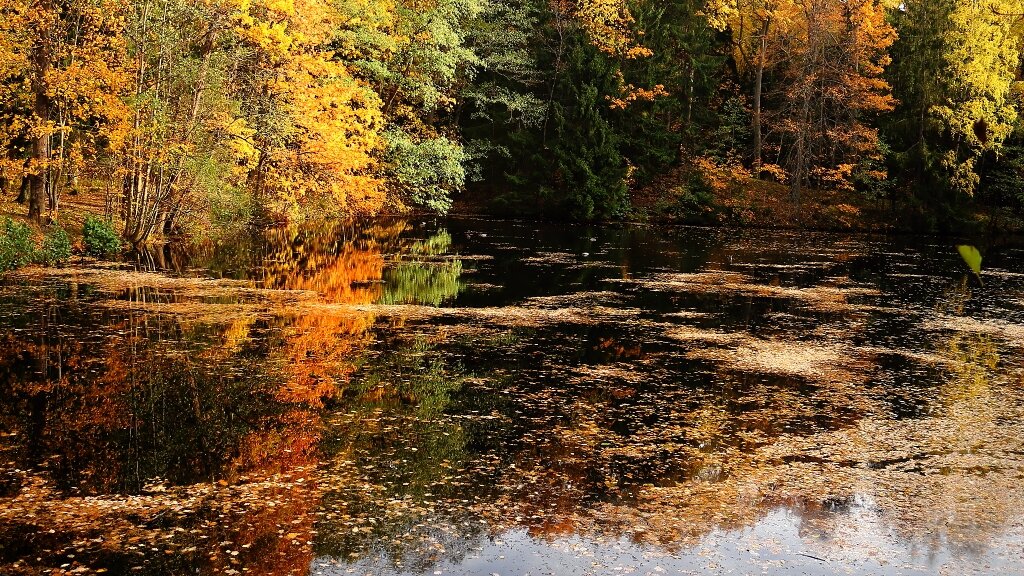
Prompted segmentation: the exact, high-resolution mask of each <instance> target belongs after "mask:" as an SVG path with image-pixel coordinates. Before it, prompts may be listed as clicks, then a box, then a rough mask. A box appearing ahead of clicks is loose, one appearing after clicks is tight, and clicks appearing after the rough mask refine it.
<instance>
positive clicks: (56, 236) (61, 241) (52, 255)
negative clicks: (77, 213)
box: [36, 224, 71, 266]
mask: <svg viewBox="0 0 1024 576" xmlns="http://www.w3.org/2000/svg"><path fill="white" fill-rule="evenodd" d="M68 258H71V239H70V238H68V233H67V231H66V230H64V228H63V227H61V225H60V224H54V225H52V226H50V229H49V230H48V231H47V232H46V236H44V237H43V248H42V249H41V250H40V251H39V253H38V254H37V255H36V260H37V261H38V262H40V263H42V264H46V265H47V266H53V265H54V264H62V263H64V262H67V261H68Z"/></svg>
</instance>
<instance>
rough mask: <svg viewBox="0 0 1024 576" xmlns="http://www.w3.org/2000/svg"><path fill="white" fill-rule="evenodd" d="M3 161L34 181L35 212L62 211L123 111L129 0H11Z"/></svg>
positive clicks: (1, 67) (4, 30)
mask: <svg viewBox="0 0 1024 576" xmlns="http://www.w3.org/2000/svg"><path fill="white" fill-rule="evenodd" d="M0 11H2V13H3V15H4V17H3V19H2V20H0V85H2V87H0V93H2V95H3V97H4V104H3V107H2V109H0V113H2V114H3V115H4V116H5V122H4V131H3V132H4V133H3V136H2V138H3V140H2V141H0V144H3V146H4V149H5V152H6V153H5V154H3V156H2V160H0V162H2V163H3V172H4V173H5V174H6V175H8V176H9V177H20V178H22V179H23V180H24V181H25V182H26V183H27V185H28V186H27V188H28V190H27V192H28V202H29V216H30V217H31V218H34V219H36V220H41V219H42V217H43V206H44V201H45V202H46V204H47V205H48V208H49V212H50V215H51V216H54V217H55V216H56V214H57V211H58V209H59V206H60V196H61V193H62V192H63V191H64V190H71V191H76V190H77V188H78V186H79V174H80V172H81V171H82V170H83V169H84V168H85V167H86V165H87V161H88V162H89V163H93V162H95V156H96V154H97V152H98V149H99V148H101V147H102V146H103V145H104V140H105V139H106V138H108V137H109V136H110V135H109V133H108V130H109V127H110V126H111V124H113V123H116V121H117V119H118V118H119V117H120V116H121V115H122V114H123V106H122V105H121V101H120V100H119V99H118V97H117V95H118V94H119V91H120V83H121V81H122V77H121V76H120V74H119V69H118V66H119V64H120V63H121V61H122V54H123V41H122V39H121V36H122V30H123V28H122V15H123V13H124V3H123V2H122V1H121V0H59V1H58V0H35V1H22V0H3V2H2V3H0Z"/></svg>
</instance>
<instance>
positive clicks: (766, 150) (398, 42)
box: [0, 0, 1024, 244]
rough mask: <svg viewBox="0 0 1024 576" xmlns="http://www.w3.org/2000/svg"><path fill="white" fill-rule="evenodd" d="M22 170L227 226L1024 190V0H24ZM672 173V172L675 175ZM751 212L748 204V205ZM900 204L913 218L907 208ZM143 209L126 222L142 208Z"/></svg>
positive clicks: (9, 41) (147, 232) (969, 198)
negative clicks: (459, 209)
mask: <svg viewBox="0 0 1024 576" xmlns="http://www.w3.org/2000/svg"><path fill="white" fill-rule="evenodd" d="M0 15H2V17H0V116H2V118H3V121H2V124H0V126H2V130H0V148H2V158H0V185H2V188H3V191H2V194H3V195H4V198H5V200H6V199H12V200H13V199H14V198H17V200H18V201H19V202H21V203H22V204H23V205H24V210H25V213H27V214H28V215H29V217H31V218H33V219H36V220H39V221H48V220H55V221H60V218H61V203H62V200H66V199H67V198H68V197H69V196H71V195H79V194H93V195H95V196H97V197H101V198H104V199H105V211H106V216H107V217H109V218H111V219H112V220H113V221H115V222H117V223H118V226H119V228H118V229H119V230H123V237H124V239H125V240H127V241H128V242H130V243H134V244H141V243H144V242H146V241H149V240H153V239H158V238H161V237H166V236H169V235H174V234H182V233H184V234H195V233H196V232H197V231H201V230H210V229H215V228H217V227H218V226H222V225H225V223H230V222H250V221H260V222H283V221H295V220H300V219H303V218H311V217H313V218H322V217H332V216H338V215H356V216H358V215H370V214H375V213H379V212H382V211H402V210H410V209H417V210H429V211H436V212H441V213H443V212H445V211H447V210H449V209H450V208H451V206H452V203H453V200H457V199H458V198H459V196H460V194H464V193H466V191H467V190H468V191H469V192H470V196H471V197H473V198H477V199H483V201H484V204H485V205H486V206H487V207H488V209H493V210H500V211H502V212H505V213H511V214H521V215H540V216H546V217H559V218H573V219H581V220H606V219H617V218H627V217H633V216H636V215H637V212H636V210H635V207H634V206H632V205H631V196H632V195H633V194H635V193H636V192H637V191H640V190H647V191H648V194H650V193H653V194H655V195H657V194H664V195H666V197H669V196H670V198H669V200H670V201H671V202H673V203H675V204H676V205H677V206H676V207H677V208H678V210H680V211H682V212H686V211H691V212H694V213H699V212H701V210H703V209H705V207H706V205H708V204H709V203H711V202H712V195H713V194H712V192H713V191H714V190H715V188H716V186H720V184H721V181H723V180H728V181H729V182H732V183H733V185H735V186H739V187H744V186H748V187H749V185H750V184H751V183H754V182H757V181H761V182H771V183H773V186H775V189H777V190H785V195H786V198H787V201H788V202H790V203H792V204H793V205H794V206H799V205H800V203H801V199H802V198H803V197H804V196H806V194H807V193H808V191H819V190H831V191H835V192H837V193H841V194H844V195H845V196H840V197H841V198H847V199H848V200H844V202H846V201H849V202H850V203H851V204H854V205H855V204H857V202H858V201H862V202H874V203H875V204H876V205H881V206H889V207H891V208H892V209H893V210H896V209H897V207H899V209H901V210H904V211H907V210H910V211H916V213H918V214H922V215H924V218H923V220H922V221H923V222H924V223H925V224H924V227H931V228H935V227H937V226H940V225H942V223H949V222H953V223H955V222H956V221H957V218H958V217H960V215H961V214H962V213H964V212H965V211H967V210H969V209H973V208H972V207H976V206H978V205H984V206H988V207H996V208H1002V209H1004V210H1011V211H1017V212H1018V214H1019V211H1020V209H1021V203H1022V201H1024V129H1022V125H1021V123H1022V120H1021V118H1020V117H1019V116H1020V114H1019V112H1018V111H1019V109H1020V107H1021V105H1022V101H1021V90H1020V83H1019V80H1018V78H1019V76H1020V72H1021V63H1020V53H1021V50H1022V42H1021V39H1022V34H1024V2H1022V1H1021V0H907V1H905V2H895V0H885V1H884V2H880V1H878V0H710V2H709V3H705V2H703V1H702V0H658V1H654V0H632V1H628V2H624V1H623V0H0ZM651 191H653V192H651ZM740 208H742V206H740ZM894 213H895V212H894ZM121 226H123V228H121Z"/></svg>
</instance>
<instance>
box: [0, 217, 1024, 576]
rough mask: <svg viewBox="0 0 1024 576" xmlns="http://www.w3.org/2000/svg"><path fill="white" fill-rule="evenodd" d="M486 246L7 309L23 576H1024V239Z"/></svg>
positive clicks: (157, 256)
mask: <svg viewBox="0 0 1024 576" xmlns="http://www.w3.org/2000/svg"><path fill="white" fill-rule="evenodd" d="M982 248H983V252H984V256H985V260H984V263H983V272H982V275H981V278H980V280H979V279H978V278H974V277H972V276H971V273H970V272H969V270H968V268H967V267H966V265H965V264H964V262H963V261H962V260H961V259H960V256H959V255H958V253H957V250H956V248H955V246H954V245H953V243H951V242H948V241H946V240H942V239H933V238H923V237H906V238H895V239H883V238H870V237H859V236H844V235H832V234H810V233H775V232H759V231H742V232H740V231H727V230H708V229H696V228H684V229H661V228H645V227H625V228H610V227H609V228H600V227H585V226H569V225H540V224H533V223H518V222H494V221H483V220H447V221H427V222H422V221H413V222H405V221H382V222H379V223H375V224H373V225H365V226H361V227H356V226H350V225H339V226H335V227H331V228H330V229H318V230H278V231H274V232H271V233H267V234H254V235H251V236H246V237H243V238H239V239H238V240H237V242H232V243H227V244H225V245H222V246H217V247H209V248H206V249H201V250H200V249H193V250H192V251H191V252H180V251H170V250H168V251H166V252H157V253H151V254H144V255H138V256H136V257H134V262H135V263H136V264H135V265H134V266H133V265H128V266H125V267H117V266H112V267H111V266H108V267H91V268H90V267H86V266H83V265H77V266H72V267H69V268H65V269H62V270H38V269H36V270H26V271H23V272H20V273H17V274H13V275H9V276H7V277H6V278H4V279H3V280H2V281H0V340H2V341H3V348H2V350H3V352H2V355H0V387H2V389H0V450H2V455H0V458H2V459H0V462H2V465H0V573H3V574H39V573H97V572H106V573H110V574H121V573H124V574H214V573H226V574H241V573H248V574H307V573H311V574H488V575H490V574H499V575H500V576H510V575H524V574H530V575H541V574H715V573H721V574H748V573H749V574H762V573H767V574H776V573H779V574H784V573H792V574H835V573H852V574H934V573H949V574H962V573H980V574H988V573H1024V420H1022V416H1024V247H1022V246H1015V245H1012V244H1003V245H991V246H983V247H982Z"/></svg>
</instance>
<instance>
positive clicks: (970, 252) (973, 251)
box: [956, 244, 981, 278]
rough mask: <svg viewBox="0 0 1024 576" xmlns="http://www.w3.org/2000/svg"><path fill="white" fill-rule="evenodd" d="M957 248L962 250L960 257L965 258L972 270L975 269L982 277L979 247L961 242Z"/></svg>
mask: <svg viewBox="0 0 1024 576" xmlns="http://www.w3.org/2000/svg"><path fill="white" fill-rule="evenodd" d="M956 249H957V250H958V251H959V252H960V257H961V258H963V259H964V262H966V263H967V265H968V266H969V267H970V268H971V270H973V271H974V273H975V274H977V275H978V277H979V278H980V277H981V252H978V249H977V248H975V247H974V246H967V245H966V244H961V245H959V246H957V247H956Z"/></svg>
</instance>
